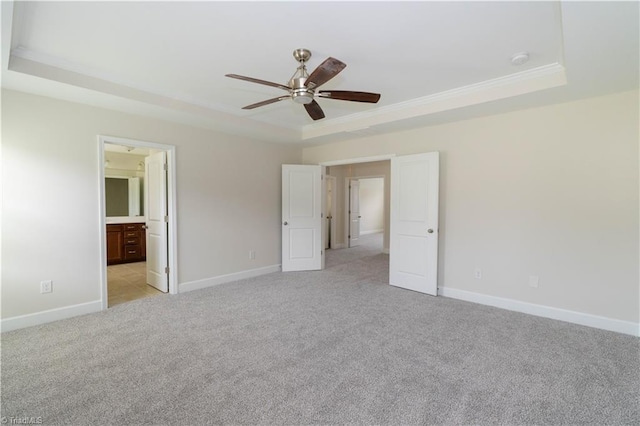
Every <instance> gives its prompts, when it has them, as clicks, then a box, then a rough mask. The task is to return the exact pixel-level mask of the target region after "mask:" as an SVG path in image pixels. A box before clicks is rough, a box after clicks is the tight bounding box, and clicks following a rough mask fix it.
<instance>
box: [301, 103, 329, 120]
mask: <svg viewBox="0 0 640 426" xmlns="http://www.w3.org/2000/svg"><path fill="white" fill-rule="evenodd" d="M304 109H306V110H307V112H308V113H309V116H310V117H311V118H313V119H314V120H320V119H321V118H324V112H323V111H322V108H320V105H319V104H318V103H317V102H316V101H311V103H308V104H304Z"/></svg>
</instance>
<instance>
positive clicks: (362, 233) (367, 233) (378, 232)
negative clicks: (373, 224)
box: [360, 228, 384, 235]
mask: <svg viewBox="0 0 640 426" xmlns="http://www.w3.org/2000/svg"><path fill="white" fill-rule="evenodd" d="M383 232H384V228H380V229H373V230H371V231H364V232H362V231H361V232H360V235H369V234H380V233H383Z"/></svg>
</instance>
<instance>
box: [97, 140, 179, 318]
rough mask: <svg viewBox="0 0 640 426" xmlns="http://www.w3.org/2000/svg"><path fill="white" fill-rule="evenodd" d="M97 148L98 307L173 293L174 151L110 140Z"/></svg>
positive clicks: (104, 141) (165, 147)
mask: <svg viewBox="0 0 640 426" xmlns="http://www.w3.org/2000/svg"><path fill="white" fill-rule="evenodd" d="M98 144H99V165H100V166H101V167H100V202H101V212H102V214H101V215H100V249H101V250H100V252H101V259H100V264H101V268H102V273H101V278H102V283H101V284H102V285H101V288H102V291H101V302H102V308H103V309H107V308H109V307H112V306H114V305H117V304H120V303H124V302H128V301H131V300H135V299H138V298H142V297H149V296H154V295H160V294H164V293H165V292H168V293H171V294H175V293H177V281H176V277H177V268H176V256H175V253H176V229H177V228H176V220H175V211H176V206H175V199H176V198H175V188H176V186H175V147H173V146H170V145H163V144H156V143H152V142H143V141H136V140H130V139H123V138H115V137H109V136H99V137H98ZM158 158H160V159H163V160H162V164H159V163H158V160H157V159H158ZM158 170H160V172H159V171H158ZM123 181H124V182H126V183H127V185H125V184H123V183H122V182H123ZM117 188H122V189H121V190H120V191H123V192H118V190H117ZM158 229H160V231H158ZM155 287H158V288H155Z"/></svg>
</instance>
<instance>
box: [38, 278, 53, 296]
mask: <svg viewBox="0 0 640 426" xmlns="http://www.w3.org/2000/svg"><path fill="white" fill-rule="evenodd" d="M51 292H53V281H51V280H47V281H40V293H42V294H44V293H51Z"/></svg>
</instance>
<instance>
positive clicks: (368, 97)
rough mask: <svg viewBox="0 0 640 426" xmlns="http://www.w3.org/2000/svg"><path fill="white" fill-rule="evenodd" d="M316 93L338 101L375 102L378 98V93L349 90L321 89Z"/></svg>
mask: <svg viewBox="0 0 640 426" xmlns="http://www.w3.org/2000/svg"><path fill="white" fill-rule="evenodd" d="M318 95H319V96H321V97H323V98H327V99H338V100H340V101H353V102H367V103H370V104H375V103H377V102H378V101H379V100H380V94H379V93H370V92H353V91H350V90H321V91H320V92H318Z"/></svg>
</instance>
